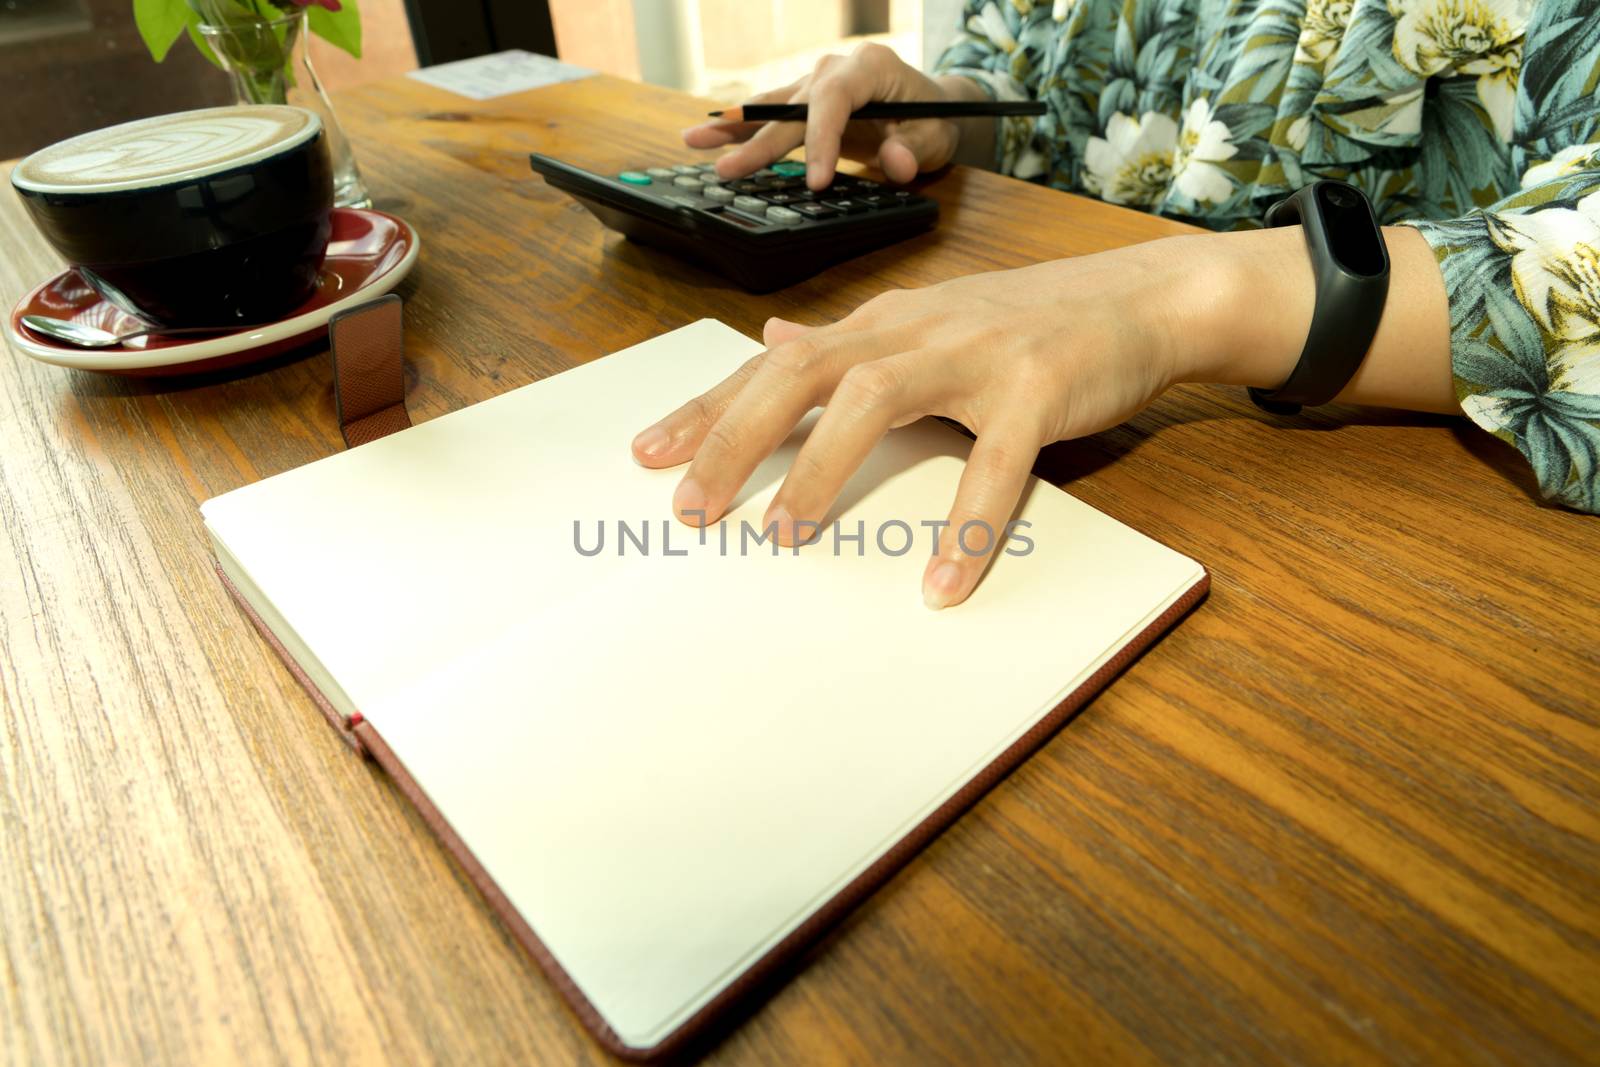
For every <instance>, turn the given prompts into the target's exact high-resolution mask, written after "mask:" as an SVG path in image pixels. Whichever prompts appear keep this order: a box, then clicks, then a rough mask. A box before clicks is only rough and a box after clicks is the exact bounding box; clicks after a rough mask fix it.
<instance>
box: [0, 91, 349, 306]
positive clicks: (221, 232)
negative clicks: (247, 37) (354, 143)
mask: <svg viewBox="0 0 1600 1067" xmlns="http://www.w3.org/2000/svg"><path fill="white" fill-rule="evenodd" d="M11 184H12V187H13V188H15V189H16V191H17V193H18V194H19V195H20V196H21V197H22V200H23V203H24V204H26V205H27V208H28V211H29V213H30V214H31V215H32V216H33V221H34V223H35V225H37V226H38V227H39V231H40V232H41V233H42V234H44V237H45V239H46V240H47V241H49V242H50V244H51V245H52V246H53V247H54V248H55V250H56V251H57V252H59V253H61V255H62V257H63V258H65V259H66V261H67V262H68V263H70V264H72V265H73V266H74V267H76V268H77V269H78V271H79V272H80V273H82V275H83V276H84V278H85V279H86V280H87V281H88V282H89V284H90V285H92V286H94V287H95V289H96V290H98V291H99V292H100V294H101V295H102V296H104V297H105V298H106V299H107V300H109V301H110V302H112V303H113V304H116V305H117V306H118V307H120V308H121V309H122V310H124V311H126V312H128V313H130V314H133V315H136V316H138V317H139V318H142V319H145V320H147V321H149V322H152V323H155V324H158V325H161V326H202V327H203V326H215V327H218V328H219V329H233V328H238V327H242V326H253V325H258V324H261V323H266V322H271V321H273V320H275V319H278V318H281V317H282V316H283V315H285V314H286V313H288V312H290V311H292V310H293V309H294V308H296V307H298V306H299V305H300V304H303V303H304V302H305V301H306V300H307V299H308V298H309V297H310V296H311V294H312V293H313V292H314V291H315V289H316V287H317V276H318V272H319V270H320V268H321V266H322V259H323V255H324V254H325V253H326V251H327V247H328V236H329V233H330V232H331V228H332V224H331V222H330V212H331V211H332V209H333V172H332V167H331V165H330V163H329V158H328V146H327V139H326V136H325V135H324V133H323V130H322V122H321V120H320V119H319V118H318V117H317V116H316V115H315V114H314V113H312V112H310V111H306V110H304V109H302V108H295V107H284V106H274V105H263V106H250V107H232V108H206V109H204V110H200V111H185V112H179V113H177V114H173V115H162V116H158V117H156V118H153V119H140V120H138V121H136V122H128V123H123V124H122V125H120V126H112V127H108V128H106V129H103V130H96V131H94V132H92V133H86V134H82V135H80V136H78V137H73V138H69V139H68V140H65V141H62V142H60V143H58V144H55V145H52V146H50V147H49V148H44V149H41V150H39V151H38V152H35V153H34V154H33V155H31V156H29V157H27V158H26V159H24V160H23V161H22V162H21V163H19V164H17V166H16V168H15V169H14V170H13V171H12V174H11Z"/></svg>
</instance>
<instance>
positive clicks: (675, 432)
mask: <svg viewBox="0 0 1600 1067" xmlns="http://www.w3.org/2000/svg"><path fill="white" fill-rule="evenodd" d="M760 362H761V357H760V356H757V357H755V358H753V359H749V360H746V361H745V363H744V365H743V366H741V367H740V368H739V369H738V370H736V371H734V372H733V373H732V374H730V375H728V377H726V378H724V379H723V380H722V382H721V383H719V384H718V385H717V386H716V388H714V389H712V390H711V391H710V392H708V393H702V394H701V395H700V396H697V397H695V398H694V399H693V400H691V401H689V402H688V403H687V404H684V405H683V406H682V407H680V408H678V409H677V410H676V411H674V412H673V413H672V414H670V415H668V416H667V417H666V418H664V419H662V420H661V421H660V422H658V423H655V424H654V425H651V426H647V427H645V428H644V429H643V430H641V431H640V432H639V434H638V436H636V437H635V438H634V439H633V458H634V460H635V461H636V462H638V463H639V464H640V465H641V466H645V467H676V466H677V465H678V464H680V463H687V462H688V461H689V460H690V459H693V458H694V454H695V452H696V451H698V450H699V448H700V442H701V441H703V440H704V439H705V436H706V431H707V430H709V429H711V426H712V425H713V424H714V423H715V422H716V421H717V420H718V419H720V418H721V417H722V414H723V412H725V411H727V410H728V405H729V404H731V403H733V398H734V397H736V396H738V395H739V392H740V390H742V389H743V388H744V387H745V385H746V384H748V383H749V381H750V377H751V375H753V374H754V373H755V371H756V367H757V366H758V365H759V364H760Z"/></svg>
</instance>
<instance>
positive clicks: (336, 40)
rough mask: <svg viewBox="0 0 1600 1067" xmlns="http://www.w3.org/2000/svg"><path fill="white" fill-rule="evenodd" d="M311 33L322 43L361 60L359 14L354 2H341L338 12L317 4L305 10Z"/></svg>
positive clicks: (344, 0) (354, 0)
mask: <svg viewBox="0 0 1600 1067" xmlns="http://www.w3.org/2000/svg"><path fill="white" fill-rule="evenodd" d="M306 17H307V20H308V21H309V22H310V24H311V32H312V33H314V34H316V35H317V36H318V37H321V38H322V39H323V40H324V41H327V42H328V43H329V44H331V45H334V46H335V47H337V48H342V49H344V50H345V51H346V52H349V53H350V54H351V55H353V56H355V57H356V58H357V59H360V58H361V12H360V10H358V9H357V7H356V0H343V3H342V4H341V5H340V7H339V10H338V11H329V10H328V9H327V8H325V7H322V6H321V5H319V4H312V5H311V6H310V7H308V8H307V9H306Z"/></svg>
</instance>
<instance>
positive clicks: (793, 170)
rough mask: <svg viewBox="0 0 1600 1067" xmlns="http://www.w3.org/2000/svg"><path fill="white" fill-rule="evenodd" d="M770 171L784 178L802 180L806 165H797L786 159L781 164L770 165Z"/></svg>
mask: <svg viewBox="0 0 1600 1067" xmlns="http://www.w3.org/2000/svg"><path fill="white" fill-rule="evenodd" d="M772 169H773V171H774V172H776V173H778V174H781V175H783V176H784V177H785V178H803V177H805V173H806V165H805V164H804V163H797V162H795V161H794V160H792V159H786V160H784V161H783V162H781V163H774V164H773V165H772Z"/></svg>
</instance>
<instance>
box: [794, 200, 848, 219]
mask: <svg viewBox="0 0 1600 1067" xmlns="http://www.w3.org/2000/svg"><path fill="white" fill-rule="evenodd" d="M794 210H795V211H797V212H799V213H800V214H802V215H804V216H805V217H806V218H809V219H826V218H830V217H832V216H834V215H837V214H838V212H837V211H834V210H833V208H831V207H829V206H828V205H826V204H818V203H815V202H806V201H802V202H801V203H798V204H795V205H794Z"/></svg>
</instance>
